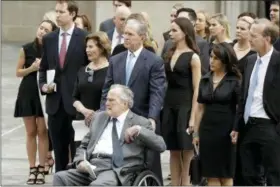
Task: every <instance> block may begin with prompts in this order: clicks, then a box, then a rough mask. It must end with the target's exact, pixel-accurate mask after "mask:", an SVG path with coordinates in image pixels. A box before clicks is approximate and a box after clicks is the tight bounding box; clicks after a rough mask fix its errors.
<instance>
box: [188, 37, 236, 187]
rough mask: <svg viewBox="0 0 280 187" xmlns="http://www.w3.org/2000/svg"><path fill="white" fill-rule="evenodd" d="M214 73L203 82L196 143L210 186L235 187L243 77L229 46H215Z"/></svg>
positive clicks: (212, 63)
mask: <svg viewBox="0 0 280 187" xmlns="http://www.w3.org/2000/svg"><path fill="white" fill-rule="evenodd" d="M210 69H211V71H210V72H209V73H207V74H206V75H205V76H204V77H203V78H202V79H201V81H200V86H199V94H198V102H199V105H198V108H197V109H198V110H197V111H196V125H195V132H194V133H193V143H194V144H198V143H199V152H200V159H201V168H202V171H201V172H202V176H203V177H206V178H207V181H208V185H209V186H221V185H222V186H232V185H233V176H234V169H235V157H236V152H235V145H234V144H235V143H236V141H237V139H236V137H234V139H231V132H232V129H233V122H234V119H235V113H236V108H237V103H238V98H239V89H240V81H241V74H240V72H239V70H238V67H237V58H236V55H235V52H234V50H233V48H232V46H231V45H230V44H228V43H225V42H224V43H220V44H214V45H213V50H212V52H211V59H210Z"/></svg>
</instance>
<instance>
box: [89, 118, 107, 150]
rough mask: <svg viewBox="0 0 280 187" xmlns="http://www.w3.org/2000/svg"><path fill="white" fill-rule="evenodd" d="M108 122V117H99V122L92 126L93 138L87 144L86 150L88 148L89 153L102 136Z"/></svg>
mask: <svg viewBox="0 0 280 187" xmlns="http://www.w3.org/2000/svg"><path fill="white" fill-rule="evenodd" d="M108 121H109V116H108V115H104V116H102V117H101V119H100V120H98V122H97V123H96V124H95V125H94V127H92V128H94V129H93V133H94V134H93V136H92V138H91V140H90V142H89V144H88V148H89V153H92V152H93V150H94V148H95V146H96V144H97V142H98V140H99V139H100V136H101V135H102V133H103V132H104V129H105V128H106V127H107V125H108Z"/></svg>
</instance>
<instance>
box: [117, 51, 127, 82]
mask: <svg viewBox="0 0 280 187" xmlns="http://www.w3.org/2000/svg"><path fill="white" fill-rule="evenodd" d="M127 53H128V52H127V51H126V52H125V53H124V54H123V55H122V56H121V57H120V62H119V63H120V66H119V65H118V64H117V66H118V67H119V68H120V69H119V71H117V73H118V74H119V76H120V80H119V81H118V82H119V83H120V84H122V85H125V79H126V77H125V75H126V73H125V66H126V57H127Z"/></svg>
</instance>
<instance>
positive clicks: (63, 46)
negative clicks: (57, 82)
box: [59, 32, 67, 68]
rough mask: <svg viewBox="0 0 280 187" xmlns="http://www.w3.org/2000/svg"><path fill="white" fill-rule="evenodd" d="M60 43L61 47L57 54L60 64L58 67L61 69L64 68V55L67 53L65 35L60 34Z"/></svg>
mask: <svg viewBox="0 0 280 187" xmlns="http://www.w3.org/2000/svg"><path fill="white" fill-rule="evenodd" d="M61 35H62V37H63V38H62V42H61V47H60V52H59V64H60V67H61V68H63V66H64V62H65V57H66V53H67V46H66V45H67V44H66V42H67V41H66V36H67V33H65V32H64V33H62V34H61Z"/></svg>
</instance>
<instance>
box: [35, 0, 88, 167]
mask: <svg viewBox="0 0 280 187" xmlns="http://www.w3.org/2000/svg"><path fill="white" fill-rule="evenodd" d="M55 9H56V12H57V24H58V25H59V26H60V29H57V30H56V31H54V32H52V33H50V34H48V35H47V36H46V37H44V38H43V57H42V61H41V65H40V70H39V84H40V90H41V92H42V94H46V95H47V97H46V112H47V114H48V127H49V131H50V136H51V140H52V143H53V148H54V154H55V166H56V168H55V170H56V172H58V171H61V170H64V169H66V166H67V164H68V162H69V155H68V152H69V150H68V147H69V144H70V143H72V144H73V141H74V134H75V133H74V129H73V127H72V119H73V118H74V116H75V114H76V111H75V109H74V107H73V102H72V92H73V88H74V82H75V80H76V75H77V71H78V70H79V69H80V67H81V66H83V65H86V64H87V62H88V61H87V56H86V53H85V37H86V32H85V31H83V30H81V29H79V28H77V27H75V24H74V21H73V20H75V18H76V15H77V13H78V6H77V4H76V2H74V1H58V2H57V4H56V7H55ZM49 70H55V77H54V81H53V84H51V85H48V84H47V74H48V72H49ZM73 154H74V153H73V152H72V158H73V156H74V155H73Z"/></svg>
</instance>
